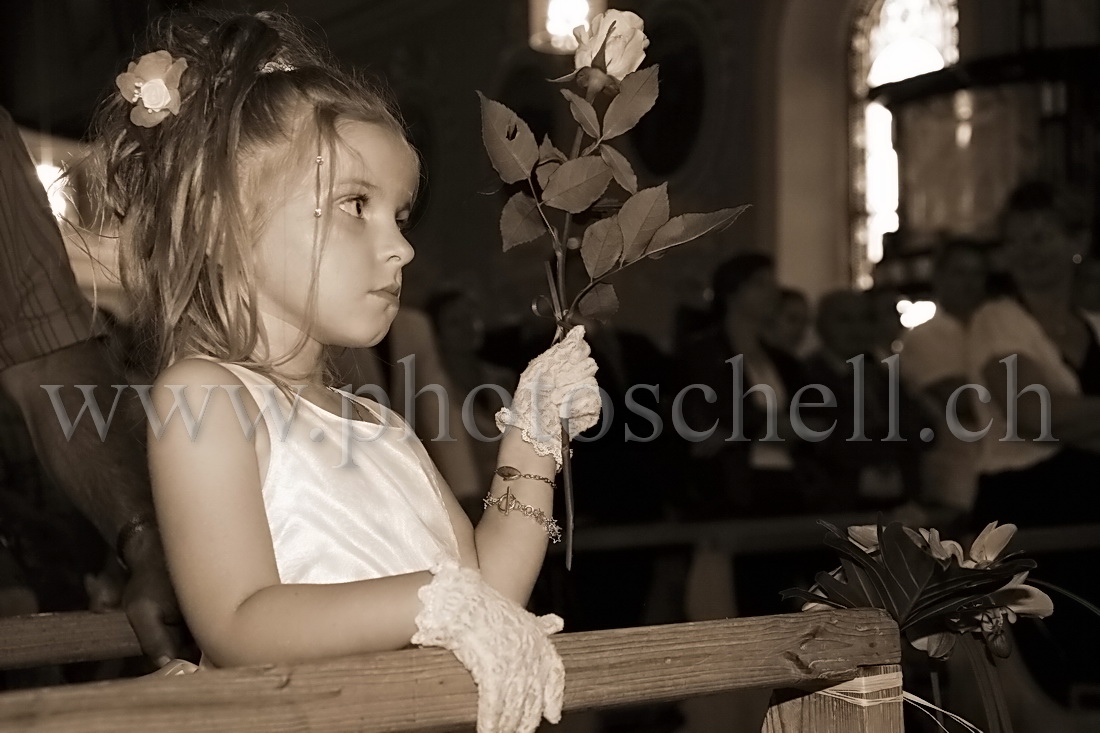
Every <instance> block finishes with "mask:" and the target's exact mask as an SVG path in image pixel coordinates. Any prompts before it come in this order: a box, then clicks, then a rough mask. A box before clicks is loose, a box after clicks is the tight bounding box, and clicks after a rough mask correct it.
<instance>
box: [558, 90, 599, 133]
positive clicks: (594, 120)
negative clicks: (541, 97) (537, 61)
mask: <svg viewBox="0 0 1100 733" xmlns="http://www.w3.org/2000/svg"><path fill="white" fill-rule="evenodd" d="M558 91H560V92H561V94H562V96H563V97H565V98H566V99H568V100H569V111H570V112H571V113H572V114H573V119H574V120H576V121H577V124H578V125H580V126H581V129H582V130H584V131H585V133H586V134H587V135H588V137H591V138H599V136H600V119H599V118H598V117H597V116H596V110H594V109H593V108H592V105H591V104H590V103H589V102H588V100H586V99H585V98H584V97H581V96H578V95H577V94H575V93H573V92H571V91H570V90H568V89H559V90H558Z"/></svg>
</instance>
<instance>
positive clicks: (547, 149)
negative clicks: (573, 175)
mask: <svg viewBox="0 0 1100 733" xmlns="http://www.w3.org/2000/svg"><path fill="white" fill-rule="evenodd" d="M566 160H568V158H566V157H565V153H563V152H562V151H560V150H558V149H557V148H556V147H554V143H553V142H551V140H550V136H549V135H543V136H542V144H541V145H539V162H540V163H548V162H550V161H556V162H558V163H564V162H565V161H566Z"/></svg>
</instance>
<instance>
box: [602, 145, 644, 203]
mask: <svg viewBox="0 0 1100 733" xmlns="http://www.w3.org/2000/svg"><path fill="white" fill-rule="evenodd" d="M600 157H601V158H603V162H604V163H607V165H608V167H609V168H611V174H612V175H614V176H615V180H616V181H617V182H618V183H619V185H620V186H622V187H623V190H624V191H626V192H627V193H629V194H635V193H638V177H637V176H635V175H634V169H633V168H632V167H631V165H630V161H629V160H627V159H626V156H624V155H623V154H622V153H620V152H619V151H618V150H616V149H615V148H613V147H611V146H610V145H601V146H600Z"/></svg>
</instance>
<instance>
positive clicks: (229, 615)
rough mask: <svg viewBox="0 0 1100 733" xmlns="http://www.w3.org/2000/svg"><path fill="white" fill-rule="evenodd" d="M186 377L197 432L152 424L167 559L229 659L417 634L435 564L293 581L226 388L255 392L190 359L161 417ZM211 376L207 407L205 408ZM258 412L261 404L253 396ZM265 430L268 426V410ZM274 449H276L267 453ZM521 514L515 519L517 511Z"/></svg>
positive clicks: (175, 421) (292, 656) (283, 657)
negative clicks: (279, 556)
mask: <svg viewBox="0 0 1100 733" xmlns="http://www.w3.org/2000/svg"><path fill="white" fill-rule="evenodd" d="M177 384H179V385H185V386H186V392H185V394H186V396H187V398H188V402H189V404H190V406H191V408H192V412H193V413H194V414H195V415H196V416H199V415H200V414H201V419H200V420H198V427H197V429H196V430H195V435H194V439H192V437H191V436H190V435H189V433H188V431H187V429H186V427H185V425H184V423H183V421H182V420H181V419H180V416H178V415H176V416H174V417H173V418H172V419H171V421H170V422H169V423H168V425H167V426H166V428H165V429H164V431H163V433H162V434H161V435H160V436H159V437H158V436H157V435H156V434H155V431H154V430H153V429H152V428H153V425H152V423H151V424H150V437H149V458H150V471H151V477H152V484H153V495H154V500H155V502H156V509H157V516H158V521H159V523H160V527H161V535H162V537H163V541H164V548H165V552H166V555H167V559H168V567H169V570H170V572H171V575H172V580H173V582H174V583H175V587H176V591H177V594H178V596H179V599H180V606H181V608H182V610H183V612H184V615H185V616H186V618H187V622H188V625H189V626H190V628H191V631H192V633H193V634H194V635H195V638H196V640H197V641H198V643H199V645H200V647H201V648H202V649H203V652H204V653H205V654H206V655H207V656H208V657H209V658H210V660H211V661H212V662H213V663H214V664H215V665H219V666H232V665H244V664H261V663H268V662H280V663H293V662H300V661H306V660H312V659H321V658H326V657H334V656H341V655H347V654H355V653H361V652H368V651H377V650H385V649H398V648H400V647H402V646H405V645H406V644H408V643H409V639H410V638H411V637H412V635H413V633H414V632H415V631H416V627H415V622H414V619H415V617H416V614H417V613H418V611H419V609H420V602H419V600H418V597H417V591H418V590H419V588H420V587H421V586H423V585H425V584H426V583H428V582H429V581H430V580H431V577H432V576H431V575H430V574H429V573H428V572H421V573H412V574H408V575H399V576H393V577H388V578H379V579H375V580H365V581H360V582H354V583H342V584H332V585H301V584H299V585H283V584H281V583H280V581H279V574H278V570H277V568H276V565H275V552H274V548H273V547H272V543H271V533H270V530H269V528H268V523H267V514H266V511H265V509H264V503H263V498H262V496H261V491H260V488H261V471H260V467H259V462H258V460H257V452H256V446H255V445H254V444H253V442H252V441H250V440H248V438H247V437H246V436H245V434H244V430H243V429H242V427H241V423H240V421H239V420H238V417H237V415H236V413H235V411H234V409H233V406H232V403H231V402H230V399H229V394H228V393H227V392H226V390H225V389H224V387H226V386H228V387H234V386H235V387H237V388H238V389H241V390H242V391H243V393H244V394H248V391H247V389H244V387H243V384H242V383H241V382H240V380H239V379H237V378H236V376H235V375H233V374H232V373H231V372H229V371H228V370H227V369H225V368H224V367H221V366H219V365H217V364H214V363H212V362H208V361H204V360H197V359H196V360H185V361H182V362H179V363H177V364H175V365H173V366H172V367H170V368H169V369H168V370H166V371H165V372H164V373H163V374H162V375H161V376H160V377H159V378H158V380H157V383H156V386H155V388H154V390H153V403H154V406H155V407H156V410H157V413H158V415H161V416H167V415H168V414H169V412H170V410H171V408H172V406H173V397H172V395H171V393H170V392H169V390H167V389H164V386H165V385H177ZM204 385H207V386H212V392H211V395H210V401H209V405H208V407H207V409H206V410H205V413H204V414H203V413H200V410H201V406H202V402H203V399H204V397H205V394H206V391H207V390H206V389H204ZM243 402H244V403H245V405H246V408H247V410H248V412H249V418H250V420H252V421H256V420H257V415H258V409H257V408H256V406H255V404H254V403H253V402H252V401H251V400H243ZM256 438H257V440H258V441H267V440H269V436H268V434H267V431H266V428H265V427H264V423H263V420H262V419H261V420H259V425H258V428H257V435H256ZM265 453H266V451H265ZM512 519H515V517H513V518H512Z"/></svg>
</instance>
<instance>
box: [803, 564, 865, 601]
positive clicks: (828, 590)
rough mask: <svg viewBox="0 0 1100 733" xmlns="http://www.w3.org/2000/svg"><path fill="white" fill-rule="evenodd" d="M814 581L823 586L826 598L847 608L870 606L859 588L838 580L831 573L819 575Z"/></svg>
mask: <svg viewBox="0 0 1100 733" xmlns="http://www.w3.org/2000/svg"><path fill="white" fill-rule="evenodd" d="M814 581H815V582H816V583H817V584H818V585H819V586H821V590H822V591H824V592H825V595H826V596H828V597H829V598H831V599H832V600H834V601H836V602H837V603H840V604H843V606H844V607H845V608H863V607H865V606H867V605H868V601H867V598H866V596H864V595H863V594H862V593H860V592H859V590H858V589H857V588H855V587H853V586H852V585H850V584H848V583H843V582H841V581H839V580H837V579H836V578H834V577H833V576H832V575H830V574H829V573H825V572H821V573H818V574H817V575H815V576H814Z"/></svg>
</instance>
